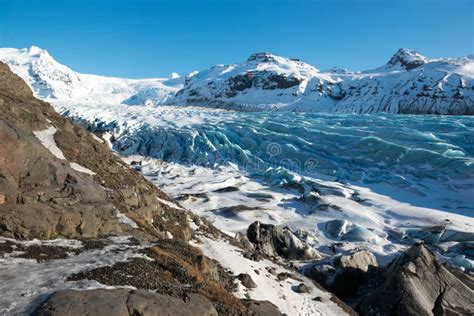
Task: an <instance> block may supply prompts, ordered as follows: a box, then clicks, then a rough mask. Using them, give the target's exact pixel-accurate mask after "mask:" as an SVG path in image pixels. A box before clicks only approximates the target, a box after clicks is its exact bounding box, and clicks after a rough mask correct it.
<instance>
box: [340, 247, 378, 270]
mask: <svg viewBox="0 0 474 316" xmlns="http://www.w3.org/2000/svg"><path fill="white" fill-rule="evenodd" d="M337 265H338V266H339V267H341V268H342V269H347V268H352V269H358V270H361V271H364V272H367V270H368V269H369V268H370V267H371V266H372V267H377V266H378V264H377V259H376V258H375V256H374V255H373V254H372V253H371V252H370V251H367V250H360V251H357V252H354V253H352V254H350V255H343V256H341V257H340V258H339V259H338V260H337Z"/></svg>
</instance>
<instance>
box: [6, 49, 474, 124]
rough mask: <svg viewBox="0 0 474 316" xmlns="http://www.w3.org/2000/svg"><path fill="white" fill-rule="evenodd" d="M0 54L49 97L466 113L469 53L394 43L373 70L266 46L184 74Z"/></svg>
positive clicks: (471, 98)
mask: <svg viewBox="0 0 474 316" xmlns="http://www.w3.org/2000/svg"><path fill="white" fill-rule="evenodd" d="M0 60H1V61H4V62H5V63H7V64H8V65H9V66H10V67H11V69H12V70H13V71H14V72H15V73H17V74H18V75H20V76H21V77H22V78H23V79H25V81H26V82H27V83H28V84H29V85H30V87H31V88H32V89H33V91H34V92H35V94H36V96H38V97H39V98H42V99H46V100H48V101H50V102H51V103H53V104H54V103H69V104H77V103H89V104H128V105H158V104H176V105H198V106H209V107H221V108H227V109H234V110H296V111H307V112H340V113H375V112H388V113H406V114H408V113H419V114H471V115H472V114H474V58H473V57H472V56H470V57H465V58H456V59H429V58H427V57H425V56H422V55H421V54H419V53H418V52H415V51H413V50H408V49H400V50H398V51H397V52H396V53H395V54H394V55H393V56H392V57H391V58H390V59H389V61H388V62H387V63H386V64H385V65H383V66H381V67H378V68H376V69H372V70H367V71H362V72H353V71H350V70H347V69H340V68H332V69H330V70H327V71H320V70H318V69H316V68H315V67H313V66H311V65H309V64H307V63H304V62H302V61H299V60H296V59H288V58H284V57H279V56H275V55H272V54H270V53H257V54H253V55H251V56H250V57H249V58H248V59H247V60H246V61H244V62H242V63H239V64H231V65H216V66H213V67H211V68H210V69H207V70H203V71H200V72H193V73H190V74H189V75H187V76H186V77H185V78H183V77H179V76H178V75H177V74H172V76H171V77H170V78H169V79H141V80H132V79H121V78H110V77H102V76H96V75H85V74H80V73H77V72H75V71H73V70H71V69H69V68H68V67H66V66H64V65H61V64H59V63H58V62H56V61H55V60H54V59H53V58H52V57H51V56H50V55H49V54H48V52H47V51H45V50H42V49H40V48H38V47H34V46H33V47H31V48H29V49H21V50H18V49H11V48H4V49H0Z"/></svg>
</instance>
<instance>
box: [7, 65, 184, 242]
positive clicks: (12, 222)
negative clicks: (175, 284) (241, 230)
mask: <svg viewBox="0 0 474 316" xmlns="http://www.w3.org/2000/svg"><path fill="white" fill-rule="evenodd" d="M0 143H1V144H2V145H1V147H0V195H1V196H2V199H1V202H2V203H0V235H3V236H7V237H15V238H25V239H27V238H41V239H51V238H57V237H65V238H76V237H101V236H107V235H110V234H113V235H124V234H127V235H134V236H139V237H141V238H144V237H145V236H148V239H149V238H155V237H164V236H166V235H167V233H166V231H170V233H171V234H172V235H173V236H174V237H175V238H178V239H182V240H185V239H187V238H189V237H190V229H189V227H188V224H187V220H186V217H185V213H184V211H180V210H175V209H173V208H170V207H169V206H168V205H166V204H163V203H160V202H159V201H158V200H157V197H159V198H160V199H165V200H168V199H169V198H168V197H166V195H165V194H164V193H162V192H161V191H159V190H158V189H157V188H155V187H154V186H153V185H152V184H150V183H149V182H147V181H146V180H145V179H144V178H143V177H142V176H141V175H139V174H138V173H136V172H135V171H132V170H131V169H129V168H128V167H127V166H126V164H125V163H124V162H122V161H121V160H120V158H119V157H117V156H116V155H114V154H113V153H112V152H111V151H110V149H109V148H108V146H107V145H106V144H105V142H101V141H100V140H97V138H96V137H94V136H93V135H91V134H90V133H88V132H87V131H85V130H84V129H83V128H81V127H79V126H77V125H75V124H73V123H71V122H69V121H67V120H66V119H64V118H62V117H61V116H59V115H58V114H57V113H56V112H54V110H53V109H52V107H51V106H50V105H49V104H48V103H45V102H42V101H40V100H38V99H36V98H34V97H33V94H32V92H31V91H30V89H29V88H28V86H27V85H26V84H25V82H24V81H23V80H22V79H20V78H19V77H18V76H16V75H15V74H13V73H12V72H11V71H10V70H9V69H8V67H7V66H6V65H4V64H1V63H0ZM133 220H135V221H136V223H133Z"/></svg>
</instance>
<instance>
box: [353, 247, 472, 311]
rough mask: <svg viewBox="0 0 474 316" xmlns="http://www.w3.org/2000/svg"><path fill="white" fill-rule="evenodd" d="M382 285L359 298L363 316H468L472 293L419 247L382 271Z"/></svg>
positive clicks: (405, 253)
mask: <svg viewBox="0 0 474 316" xmlns="http://www.w3.org/2000/svg"><path fill="white" fill-rule="evenodd" d="M382 280H383V281H382V282H380V284H379V285H378V286H375V287H373V288H371V290H370V291H368V292H367V293H366V294H364V295H363V297H362V299H361V301H360V303H359V304H358V306H357V308H356V309H357V310H358V311H359V312H360V313H361V314H365V315H471V314H472V311H473V310H474V291H473V290H472V289H470V288H469V287H468V286H467V285H466V284H464V283H463V282H462V281H461V280H460V279H458V278H457V277H456V276H455V275H454V274H452V273H451V272H450V271H448V270H447V269H446V268H445V267H443V266H442V265H441V264H440V263H439V262H438V261H437V260H436V257H435V255H434V254H433V253H432V252H431V251H430V250H429V249H428V248H426V247H425V246H424V245H423V244H418V245H415V246H412V247H411V248H409V249H408V250H407V251H405V252H404V253H402V254H401V255H400V256H399V257H398V258H397V259H395V260H394V261H392V262H391V263H390V264H389V265H388V266H387V268H385V270H384V272H383V275H382Z"/></svg>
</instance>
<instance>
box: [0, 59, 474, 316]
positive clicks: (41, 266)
mask: <svg viewBox="0 0 474 316" xmlns="http://www.w3.org/2000/svg"><path fill="white" fill-rule="evenodd" d="M0 144H1V145H0V235H1V236H2V237H0V267H1V268H0V280H1V281H2V282H1V283H2V285H0V287H1V291H2V297H1V298H0V313H1V314H7V315H10V314H12V315H14V314H35V315H104V314H111V315H280V314H282V313H286V314H289V315H297V314H303V315H304V314H306V315H347V314H352V315H354V314H357V313H360V314H362V315H432V314H434V315H469V314H470V313H472V310H474V292H473V284H474V280H473V279H472V276H471V275H470V274H468V273H464V272H461V271H459V270H452V269H451V268H448V267H446V266H444V265H442V264H440V263H439V262H438V261H437V258H436V257H435V255H434V254H433V253H432V252H431V250H430V249H429V248H428V246H425V245H424V244H414V245H413V246H412V247H411V248H409V249H408V250H406V251H405V252H404V253H402V254H400V255H399V256H398V257H397V258H395V259H394V260H393V261H392V262H391V263H390V264H389V265H387V266H385V267H379V266H378V263H377V260H376V258H375V257H374V255H373V254H371V253H370V252H368V251H366V250H363V249H361V250H359V251H354V252H352V253H347V254H343V255H340V254H339V255H334V256H333V257H328V256H325V255H322V254H320V253H319V252H317V251H315V250H314V249H312V248H311V247H308V246H307V245H306V244H305V243H304V242H303V241H301V240H300V239H299V237H298V236H297V234H296V233H295V232H293V231H292V230H291V229H289V228H286V227H279V226H273V225H269V224H264V223H260V222H255V223H253V224H252V225H250V227H249V228H248V230H247V232H246V234H238V235H237V236H235V238H231V237H229V236H228V235H226V234H224V233H222V232H221V231H219V230H218V229H216V228H215V227H214V226H213V225H212V224H210V223H208V222H207V221H206V220H204V219H202V218H199V217H197V216H195V215H193V214H192V213H190V212H188V211H186V210H185V209H183V208H182V207H181V206H179V205H178V204H177V203H176V202H175V201H173V200H171V199H170V198H169V197H168V196H166V195H165V194H164V193H163V192H161V191H160V190H159V189H157V188H156V187H155V186H154V185H152V184H151V183H150V182H148V181H147V180H146V179H145V178H143V177H142V176H141V175H140V174H139V173H137V172H136V171H134V170H132V169H130V167H129V166H128V165H127V164H126V163H124V162H123V161H122V160H121V159H120V157H119V156H117V155H116V154H114V153H113V152H112V151H111V150H110V149H109V147H108V145H107V143H106V142H104V141H103V140H101V139H100V138H98V137H96V136H95V135H93V134H91V133H89V132H87V131H86V130H85V129H83V128H82V127H80V126H78V125H76V124H74V123H72V122H70V121H68V120H66V119H64V118H62V117H61V116H60V115H58V114H57V113H56V112H54V110H53V109H52V107H51V106H50V105H49V104H48V103H45V102H43V101H40V100H38V99H36V98H34V97H33V94H32V92H31V90H30V89H29V87H28V86H27V85H26V84H25V82H24V81H23V80H22V79H20V78H19V77H17V76H16V75H14V74H13V73H12V72H11V71H10V70H9V69H8V67H7V66H6V65H4V64H0ZM467 247H472V245H470V246H469V245H467ZM470 249H472V248H470ZM471 251H472V250H471ZM297 267H299V269H298V268H297ZM264 292H265V294H268V293H275V295H274V299H272V300H271V301H269V300H259V299H256V298H258V297H268V296H264V295H261V294H263V293H264ZM250 298H251V299H250Z"/></svg>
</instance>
